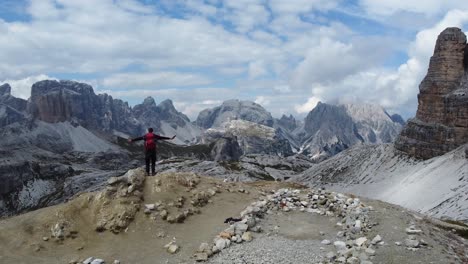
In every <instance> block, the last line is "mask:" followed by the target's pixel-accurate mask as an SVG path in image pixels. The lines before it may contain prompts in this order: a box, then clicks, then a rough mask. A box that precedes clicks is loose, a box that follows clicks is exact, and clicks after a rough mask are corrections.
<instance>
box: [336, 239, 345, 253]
mask: <svg viewBox="0 0 468 264" xmlns="http://www.w3.org/2000/svg"><path fill="white" fill-rule="evenodd" d="M333 245H334V246H335V248H336V250H337V251H341V250H345V249H346V243H345V242H343V241H335V242H334V243H333Z"/></svg>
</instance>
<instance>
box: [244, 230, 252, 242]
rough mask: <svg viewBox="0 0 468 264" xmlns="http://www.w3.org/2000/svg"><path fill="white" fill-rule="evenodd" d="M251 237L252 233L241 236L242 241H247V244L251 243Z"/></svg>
mask: <svg viewBox="0 0 468 264" xmlns="http://www.w3.org/2000/svg"><path fill="white" fill-rule="evenodd" d="M252 239H253V237H252V233H251V232H248V231H247V232H245V233H244V234H242V240H244V241H247V242H250V241H252Z"/></svg>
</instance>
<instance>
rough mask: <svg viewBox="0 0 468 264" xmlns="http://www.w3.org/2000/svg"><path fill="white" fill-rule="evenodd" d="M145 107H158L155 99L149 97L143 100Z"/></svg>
mask: <svg viewBox="0 0 468 264" xmlns="http://www.w3.org/2000/svg"><path fill="white" fill-rule="evenodd" d="M143 105H145V106H156V102H155V101H154V98H153V97H151V96H148V97H146V98H145V100H143Z"/></svg>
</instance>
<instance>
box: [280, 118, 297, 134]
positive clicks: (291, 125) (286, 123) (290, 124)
mask: <svg viewBox="0 0 468 264" xmlns="http://www.w3.org/2000/svg"><path fill="white" fill-rule="evenodd" d="M276 126H278V127H281V128H284V129H287V130H288V131H293V130H294V129H296V128H297V121H296V118H294V116H292V115H289V116H286V115H282V116H281V118H280V119H275V127H276Z"/></svg>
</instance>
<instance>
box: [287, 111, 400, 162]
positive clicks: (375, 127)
mask: <svg viewBox="0 0 468 264" xmlns="http://www.w3.org/2000/svg"><path fill="white" fill-rule="evenodd" d="M401 127H402V126H401V125H400V124H399V123H396V122H394V121H393V120H392V119H391V117H390V116H389V115H388V114H387V112H385V110H384V109H383V108H382V107H380V106H378V105H370V104H360V105H357V104H345V105H330V104H325V103H321V102H319V103H318V104H317V106H316V107H315V108H314V109H313V110H312V111H311V112H310V113H309V114H308V115H307V117H306V118H305V121H304V127H303V128H300V129H297V130H296V131H295V133H296V135H297V137H298V138H299V140H300V141H302V142H303V143H302V146H301V148H300V153H303V154H305V155H308V156H309V157H311V158H312V159H313V160H316V161H321V160H324V159H326V158H328V157H330V156H333V155H336V154H337V153H339V152H341V151H343V150H345V149H347V148H349V147H351V146H354V145H357V144H361V143H388V142H393V140H394V139H395V138H396V137H397V136H398V133H399V132H400V130H401Z"/></svg>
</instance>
